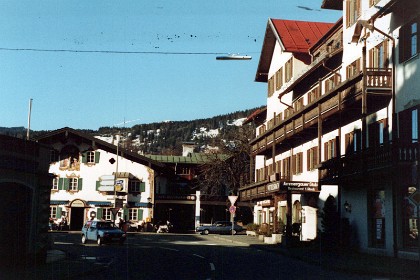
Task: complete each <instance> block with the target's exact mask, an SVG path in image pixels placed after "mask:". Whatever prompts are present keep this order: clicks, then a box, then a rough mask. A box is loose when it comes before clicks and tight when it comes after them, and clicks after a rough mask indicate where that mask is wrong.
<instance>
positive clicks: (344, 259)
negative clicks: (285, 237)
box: [214, 234, 420, 279]
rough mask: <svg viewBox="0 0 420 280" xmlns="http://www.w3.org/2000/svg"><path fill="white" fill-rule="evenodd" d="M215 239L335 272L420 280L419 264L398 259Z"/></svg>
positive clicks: (231, 238)
mask: <svg viewBox="0 0 420 280" xmlns="http://www.w3.org/2000/svg"><path fill="white" fill-rule="evenodd" d="M214 238H216V239H219V240H224V241H226V242H232V243H234V244H238V245H244V246H250V247H255V248H258V249H260V250H266V251H270V252H274V253H278V254H281V255H284V256H287V257H292V258H296V259H299V260H302V261H304V262H307V263H310V264H313V265H317V266H321V267H325V268H326V269H332V270H337V271H343V272H349V273H354V274H359V275H373V276H379V277H396V278H399V279H420V265H419V262H418V261H412V260H405V259H398V258H393V257H387V256H376V255H370V254H363V253H355V252H351V251H346V252H325V251H322V250H321V248H320V246H318V245H306V246H305V245H302V246H299V247H292V248H287V247H285V246H283V245H282V244H275V245H271V244H265V243H264V242H263V241H260V240H259V239H258V238H257V237H255V236H247V235H244V234H238V235H214Z"/></svg>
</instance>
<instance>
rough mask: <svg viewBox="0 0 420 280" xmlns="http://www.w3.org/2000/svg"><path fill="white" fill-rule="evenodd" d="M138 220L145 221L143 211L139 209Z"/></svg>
mask: <svg viewBox="0 0 420 280" xmlns="http://www.w3.org/2000/svg"><path fill="white" fill-rule="evenodd" d="M137 219H138V220H139V221H141V220H143V209H140V208H139V209H137Z"/></svg>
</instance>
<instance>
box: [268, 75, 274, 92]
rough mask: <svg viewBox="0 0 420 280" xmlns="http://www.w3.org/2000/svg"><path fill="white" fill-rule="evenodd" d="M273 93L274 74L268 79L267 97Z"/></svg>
mask: <svg viewBox="0 0 420 280" xmlns="http://www.w3.org/2000/svg"><path fill="white" fill-rule="evenodd" d="M273 94H274V76H272V77H271V78H270V79H268V97H271V96H273Z"/></svg>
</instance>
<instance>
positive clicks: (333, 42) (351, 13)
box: [241, 0, 420, 259]
mask: <svg viewBox="0 0 420 280" xmlns="http://www.w3.org/2000/svg"><path fill="white" fill-rule="evenodd" d="M322 7H323V8H327V9H337V10H342V11H343V17H342V18H341V19H340V20H339V21H338V22H337V23H336V24H335V25H334V27H332V28H331V29H330V31H328V32H327V33H326V34H325V35H324V36H323V37H322V38H321V39H320V40H319V41H318V42H315V43H314V44H312V45H311V46H310V48H308V51H309V54H310V55H311V58H312V60H311V63H310V64H309V65H308V66H307V68H306V69H303V71H302V72H301V73H297V72H294V79H293V80H292V81H291V82H289V83H288V84H285V85H283V86H281V87H280V88H279V89H278V90H277V88H276V90H275V91H274V95H275V98H272V99H270V98H268V101H267V109H266V110H265V111H262V112H260V113H259V114H257V115H254V116H253V118H254V120H255V121H257V123H258V124H259V127H258V129H257V137H256V139H254V140H252V141H251V144H252V151H251V154H252V156H253V158H254V159H255V170H254V171H253V172H251V175H255V176H254V177H255V180H254V181H255V183H253V184H251V185H249V186H244V187H243V188H242V189H241V199H242V198H243V199H246V200H251V201H257V202H258V200H261V199H262V198H263V197H269V198H270V199H271V200H272V201H273V202H274V204H273V205H271V207H272V208H271V209H269V211H270V210H272V212H273V214H272V215H273V217H276V215H278V216H279V215H280V217H281V215H282V213H281V211H280V210H279V208H280V209H281V207H283V205H284V203H283V202H282V201H281V200H282V199H281V198H280V201H278V202H276V199H278V198H277V197H279V196H281V186H282V185H284V182H287V181H289V180H290V179H291V180H290V181H295V180H296V181H304V182H308V181H309V182H317V183H318V188H319V190H320V194H319V197H318V202H317V205H314V206H315V208H317V209H318V212H319V211H321V210H322V202H323V201H325V200H326V196H329V195H332V196H333V197H334V198H335V200H336V204H337V206H338V207H337V211H338V213H339V215H340V217H341V222H340V225H338V227H340V229H341V232H342V233H341V234H340V236H341V238H342V240H341V242H342V244H343V245H346V246H352V247H356V248H358V249H360V250H362V251H364V252H369V253H374V254H383V255H389V256H392V255H393V256H397V257H405V258H413V259H416V258H418V257H419V237H418V220H419V215H418V213H419V211H418V209H419V206H418V203H419V202H420V201H419V200H420V199H419V198H420V191H419V187H418V185H419V180H418V177H419V176H418V174H419V167H418V151H419V147H418V131H419V114H418V110H419V108H420V107H419V104H420V102H419V92H418V89H419V88H420V80H419V79H418V77H419V70H418V69H419V67H420V60H419V52H420V47H419V46H420V39H419V38H420V36H419V35H418V24H419V22H420V17H419V15H420V7H419V3H418V1H404V0H349V1H343V2H341V1H334V0H324V1H323V3H322ZM280 37H281V35H280ZM272 51H273V52H275V51H276V49H273V50H272ZM281 55H282V53H281V52H277V54H276V55H274V54H273V53H272V52H269V53H267V54H266V57H265V58H263V57H262V58H261V61H262V60H263V59H267V58H268V60H270V61H271V63H269V65H270V68H269V71H267V73H268V76H267V78H266V79H260V80H258V78H257V79H256V80H257V81H261V82H268V88H269V95H270V92H272V90H271V91H270V88H271V87H272V86H271V85H270V79H272V78H273V77H274V83H276V80H277V79H276V75H275V73H276V71H277V70H276V69H278V68H279V67H281V65H282V63H281V61H283V60H282V59H280V56H281ZM274 60H276V61H274ZM261 61H260V65H261ZM259 70H260V69H259ZM260 72H261V73H262V71H260ZM257 74H258V72H257ZM279 80H280V79H279ZM286 104H287V105H286ZM286 110H290V112H286ZM299 154H300V155H299ZM286 159H288V160H286ZM285 160H286V161H285ZM302 163H303V164H302ZM302 165H303V168H302ZM296 170H299V171H300V172H296ZM273 174H274V176H273ZM277 174H278V175H277ZM290 176H291V178H290V179H289V178H288V177H290ZM271 178H273V179H274V180H275V181H276V182H277V180H276V179H277V178H278V182H279V185H280V191H279V190H275V191H274V190H273V189H272V188H271V189H270V182H269V181H270V180H271ZM294 199H295V198H292V200H291V201H288V204H287V205H285V207H286V209H285V211H286V219H289V221H293V219H294V218H293V213H294V211H293V209H292V208H291V207H290V206H291V203H293V200H294ZM304 203H305V202H303V203H302V204H304ZM257 206H258V205H257ZM257 206H256V207H257ZM256 210H258V209H257V208H256ZM301 213H302V211H301ZM256 218H258V217H256ZM276 219H277V218H275V220H276ZM302 223H303V220H302ZM318 224H319V222H318ZM318 227H319V226H318ZM343 233H346V234H343Z"/></svg>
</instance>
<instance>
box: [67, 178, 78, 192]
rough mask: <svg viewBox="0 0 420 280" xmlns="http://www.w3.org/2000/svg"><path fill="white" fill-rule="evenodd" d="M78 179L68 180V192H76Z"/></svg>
mask: <svg viewBox="0 0 420 280" xmlns="http://www.w3.org/2000/svg"><path fill="white" fill-rule="evenodd" d="M78 186H79V185H78V179H77V178H70V179H69V190H70V191H77V190H78Z"/></svg>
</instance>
